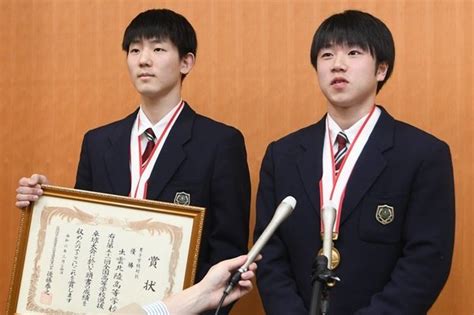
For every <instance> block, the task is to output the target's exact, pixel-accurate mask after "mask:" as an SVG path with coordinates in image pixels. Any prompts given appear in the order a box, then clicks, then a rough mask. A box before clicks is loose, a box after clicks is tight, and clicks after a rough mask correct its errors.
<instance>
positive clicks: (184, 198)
mask: <svg viewBox="0 0 474 315" xmlns="http://www.w3.org/2000/svg"><path fill="white" fill-rule="evenodd" d="M174 203H175V204H178V205H183V206H189V205H190V204H191V195H190V194H188V193H187V192H184V191H180V192H177V193H176V195H175V196H174Z"/></svg>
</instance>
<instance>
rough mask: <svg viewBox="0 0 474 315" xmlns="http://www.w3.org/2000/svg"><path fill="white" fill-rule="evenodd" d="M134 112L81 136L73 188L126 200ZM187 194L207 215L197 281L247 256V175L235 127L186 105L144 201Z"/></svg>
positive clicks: (242, 141) (245, 162) (135, 113)
mask: <svg viewBox="0 0 474 315" xmlns="http://www.w3.org/2000/svg"><path fill="white" fill-rule="evenodd" d="M136 115H137V111H135V112H134V113H132V114H131V115H129V116H128V117H126V118H124V119H122V120H119V121H116V122H113V123H111V124H108V125H106V126H102V127H99V128H97V129H94V130H91V131H89V132H87V133H86V135H85V136H84V140H83V143H82V150H81V156H80V161H79V166H78V170H77V178H76V185H75V187H76V188H77V189H83V190H90V191H95V192H104V193H110V194H116V195H123V196H128V195H129V192H130V185H131V183H130V167H129V161H130V135H131V130H132V126H133V124H134V121H135V118H136ZM177 192H187V193H189V194H190V196H191V205H193V206H199V207H205V208H206V215H205V220H204V229H203V234H202V242H201V248H200V254H199V263H198V267H197V273H196V275H197V277H196V278H197V279H196V280H199V279H201V278H202V277H203V276H204V275H205V274H206V272H207V271H208V269H209V268H210V267H211V266H212V265H213V264H215V263H217V262H219V261H221V260H223V259H227V258H231V257H235V256H238V255H242V254H244V253H246V252H247V248H248V247H247V245H248V234H249V233H248V232H249V230H248V229H249V227H248V226H249V211H250V176H249V171H248V166H247V156H246V151H245V144H244V138H243V136H242V134H241V133H240V131H238V130H237V129H235V128H233V127H230V126H226V125H224V124H222V123H219V122H216V121H213V120H211V119H209V118H207V117H204V116H201V115H199V114H196V113H195V112H194V111H193V110H192V109H191V107H189V105H188V104H186V105H185V106H184V108H183V110H182V112H181V114H180V115H179V116H178V118H177V120H176V122H175V124H174V126H173V128H172V129H171V131H170V133H169V136H168V138H167V139H166V142H165V143H164V145H163V148H162V150H161V153H160V155H159V157H158V159H157V161H156V164H155V166H154V169H153V171H152V173H151V175H150V178H149V181H148V197H147V198H148V199H152V200H160V201H165V202H173V201H174V198H175V195H176V193H177Z"/></svg>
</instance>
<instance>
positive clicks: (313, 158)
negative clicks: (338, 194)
mask: <svg viewBox="0 0 474 315" xmlns="http://www.w3.org/2000/svg"><path fill="white" fill-rule="evenodd" d="M325 120H326V116H324V117H323V119H321V120H320V121H319V122H318V123H317V124H315V125H313V126H312V127H309V130H308V131H309V132H307V133H305V134H304V135H302V136H301V141H300V145H301V147H302V149H303V151H302V154H301V155H300V157H299V159H298V161H297V166H298V171H299V175H300V177H301V180H302V181H303V185H304V189H305V191H306V194H307V196H308V198H309V200H310V201H311V205H312V206H313V208H314V210H315V212H316V214H317V215H318V216H319V210H320V200H319V180H320V179H321V174H322V154H323V151H322V150H323V145H324V134H325Z"/></svg>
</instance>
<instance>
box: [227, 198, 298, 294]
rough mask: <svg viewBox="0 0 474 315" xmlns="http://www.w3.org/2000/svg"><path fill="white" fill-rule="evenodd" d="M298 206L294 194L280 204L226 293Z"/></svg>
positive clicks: (233, 276)
mask: <svg viewBox="0 0 474 315" xmlns="http://www.w3.org/2000/svg"><path fill="white" fill-rule="evenodd" d="M295 207H296V199H295V198H293V197H292V196H288V197H286V198H285V199H283V201H282V202H281V203H280V205H278V207H277V209H276V210H275V214H274V215H273V218H272V220H271V221H270V223H269V224H268V225H267V227H266V228H265V230H264V231H263V233H262V234H261V235H260V237H259V238H258V240H257V241H256V242H255V244H254V245H253V247H252V249H251V250H250V251H249V252H248V254H247V261H245V263H244V264H243V265H242V267H240V268H239V270H237V271H236V272H235V273H234V274H233V275H232V278H231V280H230V281H229V285H228V286H227V287H226V289H225V290H224V294H225V295H227V294H229V293H230V291H232V289H233V288H234V286H235V284H236V283H237V282H238V281H239V280H240V275H241V274H242V273H244V272H246V271H247V270H248V268H249V266H250V264H251V263H253V261H254V260H255V258H257V256H258V254H259V253H260V251H261V250H262V248H263V246H265V244H266V243H267V242H268V240H269V239H270V237H271V236H272V235H273V233H274V232H275V230H276V229H277V228H278V226H279V225H280V224H281V223H282V222H283V221H284V220H285V219H286V218H287V217H288V216H289V215H290V214H291V213H292V212H293V210H294V209H295Z"/></svg>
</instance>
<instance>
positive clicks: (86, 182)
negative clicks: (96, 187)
mask: <svg viewBox="0 0 474 315" xmlns="http://www.w3.org/2000/svg"><path fill="white" fill-rule="evenodd" d="M88 135H89V133H86V134H85V135H84V138H83V140H82V146H81V154H80V157H79V164H78V166H77V174H76V184H75V185H74V188H76V189H82V190H92V173H91V166H90V157H89V148H88Z"/></svg>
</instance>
